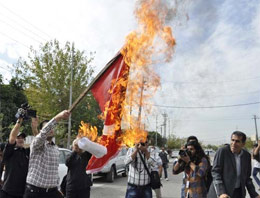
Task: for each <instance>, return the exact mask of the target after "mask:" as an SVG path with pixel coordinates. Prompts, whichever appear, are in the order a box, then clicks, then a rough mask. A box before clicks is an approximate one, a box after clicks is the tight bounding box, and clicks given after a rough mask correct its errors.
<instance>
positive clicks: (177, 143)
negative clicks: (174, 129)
mask: <svg viewBox="0 0 260 198" xmlns="http://www.w3.org/2000/svg"><path fill="white" fill-rule="evenodd" d="M185 143H186V139H185V138H179V137H176V136H175V135H172V136H170V137H169V138H168V140H167V147H168V148H169V149H180V148H181V146H183V145H185Z"/></svg>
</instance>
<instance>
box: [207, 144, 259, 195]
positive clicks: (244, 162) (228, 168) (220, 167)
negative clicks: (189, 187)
mask: <svg viewBox="0 0 260 198" xmlns="http://www.w3.org/2000/svg"><path fill="white" fill-rule="evenodd" d="M212 177H213V182H212V184H211V186H210V190H209V193H208V197H209V198H216V197H217V196H216V192H217V195H218V196H219V195H221V194H227V195H229V196H230V197H231V196H232V194H233V192H234V189H235V184H236V178H237V173H236V162H235V156H234V154H233V153H232V152H231V150H230V146H229V145H227V146H224V147H222V148H220V149H219V150H218V151H217V153H216V155H215V158H214V163H213V167H212ZM240 181H241V189H242V197H245V196H246V189H245V187H246V188H247V190H248V192H249V194H250V197H252V198H255V197H256V196H258V194H257V193H256V191H255V187H254V185H253V183H252V179H251V155H250V153H249V152H247V151H246V150H244V149H243V153H242V155H241V177H240ZM214 187H215V188H214ZM215 189H216V191H215Z"/></svg>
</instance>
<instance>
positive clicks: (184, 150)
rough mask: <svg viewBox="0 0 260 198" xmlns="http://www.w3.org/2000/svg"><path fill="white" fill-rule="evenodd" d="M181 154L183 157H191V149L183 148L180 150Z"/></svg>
mask: <svg viewBox="0 0 260 198" xmlns="http://www.w3.org/2000/svg"><path fill="white" fill-rule="evenodd" d="M179 155H180V156H181V157H186V156H189V157H191V152H190V151H189V150H187V149H181V150H180V151H179Z"/></svg>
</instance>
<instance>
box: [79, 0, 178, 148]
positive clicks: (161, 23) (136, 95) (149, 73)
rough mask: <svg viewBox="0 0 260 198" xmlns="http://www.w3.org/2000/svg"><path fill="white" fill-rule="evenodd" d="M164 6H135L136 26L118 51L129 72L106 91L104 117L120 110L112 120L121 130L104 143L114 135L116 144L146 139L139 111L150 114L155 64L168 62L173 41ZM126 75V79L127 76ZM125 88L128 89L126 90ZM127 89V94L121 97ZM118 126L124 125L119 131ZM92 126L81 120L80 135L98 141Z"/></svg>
mask: <svg viewBox="0 0 260 198" xmlns="http://www.w3.org/2000/svg"><path fill="white" fill-rule="evenodd" d="M167 12H168V9H167V6H165V5H164V4H163V3H162V2H161V1H160V0H140V1H139V3H138V4H137V6H136V11H135V15H136V18H137V20H138V24H139V28H138V29H137V30H135V31H133V32H131V33H130V34H129V35H128V36H127V37H126V41H125V44H124V46H123V48H122V49H121V54H122V55H123V57H124V61H125V63H126V64H127V65H128V66H129V67H130V68H129V70H130V74H129V76H128V73H127V74H124V75H123V77H122V78H121V79H119V80H117V81H113V82H112V86H111V87H112V88H111V89H110V91H109V93H111V94H112V102H110V103H107V104H106V107H105V111H104V114H103V118H106V117H107V116H109V117H110V118H111V119H114V118H115V117H114V115H116V114H117V113H120V115H119V116H117V117H116V118H115V119H116V120H115V128H114V131H120V133H116V134H113V135H112V136H108V138H107V140H106V142H101V143H102V144H103V145H104V144H108V139H110V138H117V140H118V144H125V145H127V146H133V145H134V144H135V143H138V142H140V141H146V139H147V131H145V130H144V129H142V126H143V124H142V115H141V114H142V111H146V114H149V113H151V112H150V111H151V109H152V108H151V106H148V105H147V104H151V103H152V102H147V101H149V100H151V99H152V96H153V95H154V93H155V92H156V91H157V89H158V88H159V87H160V77H159V75H158V74H157V73H156V72H155V70H154V67H155V65H156V66H158V65H160V64H161V63H164V62H167V61H170V60H171V58H172V55H173V53H174V46H175V44H176V42H175V39H174V37H173V35H172V30H171V28H170V27H169V26H166V25H165V21H166V17H167ZM126 75H127V76H128V78H127V77H126ZM126 88H127V89H126ZM122 92H126V97H123V98H122V97H120V95H121V94H122ZM121 128H124V130H123V132H121ZM95 130H96V128H95V127H89V125H86V124H85V123H83V122H82V126H81V127H80V131H79V134H81V135H83V136H87V137H88V136H90V137H92V138H93V139H94V137H96V139H97V140H96V141H97V142H99V141H101V139H99V138H97V136H96V135H97V133H96V131H95Z"/></svg>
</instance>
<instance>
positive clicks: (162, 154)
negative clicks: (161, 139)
mask: <svg viewBox="0 0 260 198" xmlns="http://www.w3.org/2000/svg"><path fill="white" fill-rule="evenodd" d="M167 155H168V154H167V153H166V152H165V151H164V152H163V151H161V152H160V153H159V156H160V158H161V160H162V163H163V164H168V162H169V160H168V157H167Z"/></svg>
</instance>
